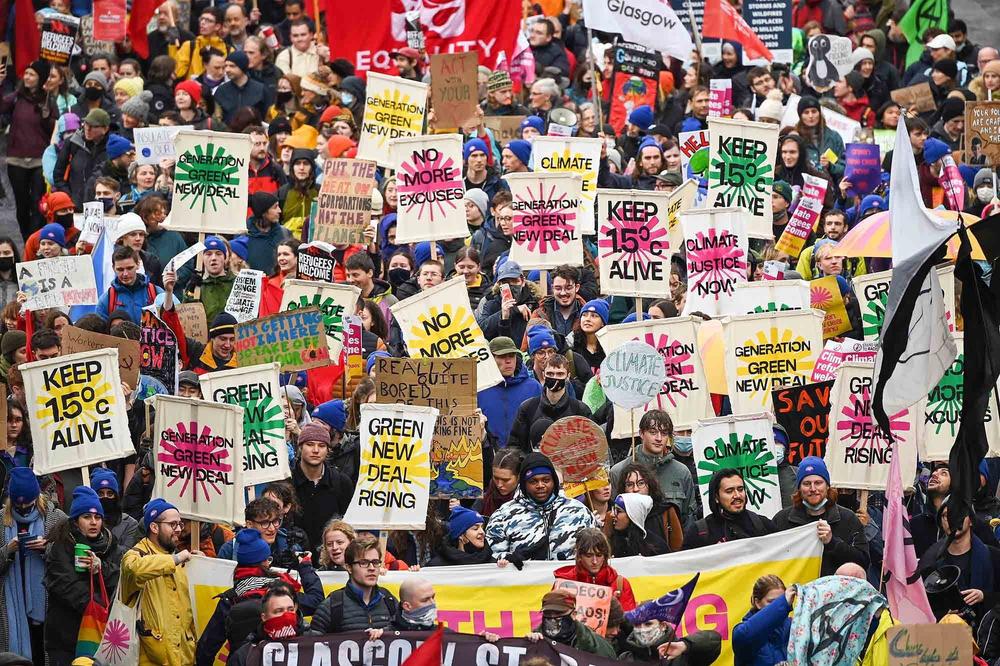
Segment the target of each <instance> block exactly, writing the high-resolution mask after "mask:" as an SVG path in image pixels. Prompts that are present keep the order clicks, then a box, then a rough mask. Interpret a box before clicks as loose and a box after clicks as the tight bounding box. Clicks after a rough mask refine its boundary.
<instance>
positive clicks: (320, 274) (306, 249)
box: [296, 241, 337, 282]
mask: <svg viewBox="0 0 1000 666" xmlns="http://www.w3.org/2000/svg"><path fill="white" fill-rule="evenodd" d="M333 253H334V247H333V246H332V245H330V244H329V243H324V242H323V241H313V242H312V243H304V244H302V245H300V246H299V262H298V268H297V269H296V277H298V279H300V280H312V281H315V282H335V281H336V278H335V274H334V269H335V268H336V267H337V260H336V259H334V258H333Z"/></svg>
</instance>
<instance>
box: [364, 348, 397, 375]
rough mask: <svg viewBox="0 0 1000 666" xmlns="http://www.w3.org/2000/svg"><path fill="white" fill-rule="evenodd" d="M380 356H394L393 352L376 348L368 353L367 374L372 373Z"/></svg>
mask: <svg viewBox="0 0 1000 666" xmlns="http://www.w3.org/2000/svg"><path fill="white" fill-rule="evenodd" d="M380 358H392V354H390V353H389V352H387V351H383V350H381V349H376V350H375V351H373V352H372V353H371V354H369V355H368V360H367V361H365V374H366V375H368V374H371V371H372V368H374V367H375V363H377V362H378V360H379V359H380Z"/></svg>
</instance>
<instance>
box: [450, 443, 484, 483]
mask: <svg viewBox="0 0 1000 666" xmlns="http://www.w3.org/2000/svg"><path fill="white" fill-rule="evenodd" d="M442 462H444V463H445V469H446V470H447V471H449V472H451V474H452V476H453V477H454V478H455V480H456V481H464V482H465V483H467V484H469V485H470V486H475V487H477V488H482V487H483V449H482V446H476V444H475V442H470V441H469V440H468V438H466V437H465V436H463V437H462V438H461V439H459V440H458V444H456V445H454V446H452V447H451V448H449V449H448V450H447V452H445V455H444V460H443V461H442ZM476 463H479V464H478V465H477V464H476Z"/></svg>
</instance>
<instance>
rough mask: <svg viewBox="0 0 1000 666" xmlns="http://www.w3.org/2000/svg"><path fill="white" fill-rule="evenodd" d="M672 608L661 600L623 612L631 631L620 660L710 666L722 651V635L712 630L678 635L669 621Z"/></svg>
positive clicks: (650, 601) (675, 628)
mask: <svg viewBox="0 0 1000 666" xmlns="http://www.w3.org/2000/svg"><path fill="white" fill-rule="evenodd" d="M674 612H675V611H674V608H673V607H672V606H671V605H670V604H662V603H660V599H650V600H648V601H644V602H642V604H640V605H639V607H638V608H636V609H635V610H633V611H628V612H627V613H625V619H626V620H627V621H628V623H629V624H631V625H632V627H633V629H632V633H631V634H629V636H628V638H626V639H625V644H626V645H627V646H628V650H626V651H625V652H623V653H621V654H620V655H618V660H619V661H634V662H640V663H647V664H662V663H664V662H665V661H666V663H669V664H670V666H709V664H713V663H715V660H716V659H718V658H719V654H720V653H721V652H722V636H721V635H719V632H717V631H712V630H711V629H703V630H701V631H695V632H693V633H690V634H688V635H686V636H684V638H681V639H678V638H677V634H676V631H677V627H676V626H674V625H673V624H671V623H670V620H672V619H674V618H673V613H674Z"/></svg>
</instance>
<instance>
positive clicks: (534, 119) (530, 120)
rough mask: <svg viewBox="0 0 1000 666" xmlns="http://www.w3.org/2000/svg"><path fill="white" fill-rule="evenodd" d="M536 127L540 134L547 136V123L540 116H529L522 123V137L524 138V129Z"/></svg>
mask: <svg viewBox="0 0 1000 666" xmlns="http://www.w3.org/2000/svg"><path fill="white" fill-rule="evenodd" d="M525 127H534V128H535V129H536V130H538V133H539V134H545V121H544V120H542V119H541V118H539V117H538V116H527V117H526V118H525V119H524V120H522V121H521V137H522V138H523V137H524V128H525Z"/></svg>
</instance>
